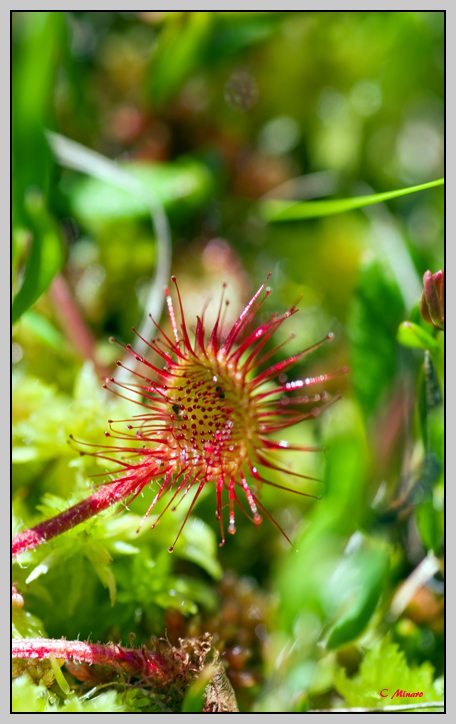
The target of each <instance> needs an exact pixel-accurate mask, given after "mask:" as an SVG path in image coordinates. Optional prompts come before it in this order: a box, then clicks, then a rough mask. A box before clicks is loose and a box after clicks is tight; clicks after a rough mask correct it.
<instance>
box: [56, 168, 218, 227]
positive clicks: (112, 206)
mask: <svg viewBox="0 0 456 724" xmlns="http://www.w3.org/2000/svg"><path fill="white" fill-rule="evenodd" d="M121 168H122V169H123V170H125V171H126V172H128V173H129V174H130V175H131V176H133V178H135V179H136V180H137V181H140V182H141V184H142V185H143V186H144V190H145V192H146V193H147V191H150V192H151V193H152V194H153V195H155V196H156V197H157V198H158V199H159V201H160V202H161V203H162V204H163V206H164V207H165V209H166V210H167V211H168V212H172V211H175V212H176V214H178V215H179V216H181V215H184V216H185V217H187V216H188V215H189V214H193V213H194V212H195V211H197V210H198V209H199V208H200V207H201V206H204V204H206V203H207V201H208V200H209V198H210V196H211V194H212V191H213V178H212V175H211V173H210V171H209V169H208V168H207V166H205V165H204V164H202V163H200V162H198V161H195V160H192V159H188V158H187V159H181V160H177V161H174V162H173V163H125V164H122V165H121ZM62 186H63V191H64V193H65V194H66V195H67V196H68V198H69V202H70V204H71V208H72V212H73V214H74V215H75V217H76V218H77V219H78V220H80V221H81V222H82V223H83V224H84V225H85V226H86V227H87V228H89V229H92V230H93V231H94V232H95V233H96V232H98V231H99V230H100V228H102V227H104V226H105V225H106V224H109V223H117V222H119V221H126V220H129V219H142V218H147V217H148V215H149V213H150V212H149V209H148V208H147V206H146V204H145V203H144V202H143V201H142V200H141V199H138V198H137V197H136V196H135V195H134V194H132V193H131V191H129V190H123V189H121V188H120V187H116V186H113V185H110V184H107V183H105V182H104V181H101V180H100V179H98V178H93V177H78V178H72V179H66V181H65V182H63V181H62Z"/></svg>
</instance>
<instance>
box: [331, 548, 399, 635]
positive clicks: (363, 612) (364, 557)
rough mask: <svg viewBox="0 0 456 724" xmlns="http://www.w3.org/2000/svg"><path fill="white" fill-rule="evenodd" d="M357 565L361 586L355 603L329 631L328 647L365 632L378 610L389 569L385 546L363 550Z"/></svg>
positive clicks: (356, 562)
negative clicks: (376, 609) (383, 548)
mask: <svg viewBox="0 0 456 724" xmlns="http://www.w3.org/2000/svg"><path fill="white" fill-rule="evenodd" d="M352 565H354V566H356V567H357V569H358V570H357V572H358V585H359V586H360V589H359V592H358V594H357V597H356V599H355V601H354V603H353V605H352V606H351V607H350V608H349V610H348V611H347V612H346V613H345V615H343V616H342V617H341V618H340V619H339V620H338V621H337V623H336V624H335V625H334V626H333V627H332V629H331V630H330V632H329V636H328V641H327V644H326V646H327V648H328V649H336V648H339V647H340V646H343V645H344V644H346V643H348V642H349V641H353V639H355V638H357V637H358V636H360V634H362V632H363V631H364V629H365V628H366V626H367V624H368V623H369V621H370V619H371V616H372V614H373V613H374V611H375V608H376V606H377V603H378V601H379V598H380V595H381V593H382V591H383V586H384V583H385V578H386V574H387V571H388V556H387V553H386V551H385V550H382V549H380V548H379V549H377V550H371V551H369V550H367V551H362V552H361V556H357V557H356V558H355V560H354V561H353V562H352Z"/></svg>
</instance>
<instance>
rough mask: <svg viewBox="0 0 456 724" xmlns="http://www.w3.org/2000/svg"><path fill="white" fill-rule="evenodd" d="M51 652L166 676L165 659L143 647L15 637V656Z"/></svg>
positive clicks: (59, 656) (39, 655)
mask: <svg viewBox="0 0 456 724" xmlns="http://www.w3.org/2000/svg"><path fill="white" fill-rule="evenodd" d="M51 654H54V656H55V657H56V658H57V659H70V660H71V661H78V662H79V661H84V662H85V663H88V664H102V665H103V666H111V667H112V668H119V667H120V668H122V669H123V670H124V671H125V672H127V673H129V674H134V675H136V676H138V675H141V676H154V677H155V678H158V679H160V680H161V679H163V678H164V672H163V661H162V659H161V657H160V656H159V655H158V654H155V653H153V652H150V651H144V650H142V649H127V648H124V647H123V646H118V645H117V644H90V643H86V642H85V641H65V640H64V639H13V641H12V658H13V659H48V658H49V657H50V655H51Z"/></svg>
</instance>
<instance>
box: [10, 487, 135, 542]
mask: <svg viewBox="0 0 456 724" xmlns="http://www.w3.org/2000/svg"><path fill="white" fill-rule="evenodd" d="M146 483H147V478H146V479H145V480H144V479H141V478H140V479H137V478H135V479H133V480H131V479H128V480H123V479H121V480H115V481H114V482H113V483H109V484H108V485H104V486H103V487H101V488H99V490H97V491H96V492H95V493H93V494H92V495H90V496H89V497H88V498H86V499H85V500H82V501H81V502H80V503H76V505H73V506H72V507H71V508H68V510H64V511H63V512H62V513H59V514H58V515H56V516H54V518H50V519H49V520H45V521H44V522H43V523H39V524H38V525H36V526H35V527H34V528H30V529H29V530H24V531H22V532H21V533H17V534H16V535H15V536H14V537H13V540H12V552H13V556H17V555H19V554H20V553H24V552H25V551H28V550H30V549H32V548H36V547H37V546H39V545H41V544H42V543H46V541H48V540H51V538H55V537H56V536H58V535H61V533H66V531H67V530H70V528H74V527H75V526H76V525H79V524H80V523H83V522H84V521H86V520H89V518H91V517H92V516H94V515H97V513H101V512H102V511H103V510H106V509H107V508H110V507H111V506H112V505H114V504H115V503H118V502H120V501H122V500H125V498H128V497H129V496H130V495H137V494H138V493H139V492H140V491H141V490H142V488H143V487H144V485H145V484H146Z"/></svg>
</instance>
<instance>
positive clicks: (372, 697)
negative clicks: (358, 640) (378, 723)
mask: <svg viewBox="0 0 456 724" xmlns="http://www.w3.org/2000/svg"><path fill="white" fill-rule="evenodd" d="M433 673H434V670H433V668H432V666H431V664H429V663H428V662H425V663H424V664H422V665H421V666H419V667H409V665H408V664H407V661H406V658H405V654H404V652H403V651H400V649H399V647H398V645H397V644H395V643H390V642H389V641H388V639H384V640H383V641H382V643H381V644H380V645H379V646H377V648H375V649H373V650H371V651H369V652H368V653H367V654H366V656H365V657H364V659H363V661H362V663H361V666H360V670H359V673H358V674H357V676H355V677H354V678H352V679H349V678H348V677H347V675H346V673H345V671H344V669H340V670H339V671H337V672H336V674H335V677H334V685H335V687H336V689H337V691H338V692H339V693H340V694H342V696H343V697H344V698H345V699H346V701H347V703H348V704H349V706H356V707H357V706H362V707H374V706H388V705H392V704H406V703H408V702H416V701H420V702H422V701H440V700H442V701H443V693H442V692H440V691H439V690H438V689H437V688H436V687H435V686H434V684H433ZM398 690H400V691H406V692H409V693H413V692H423V696H422V697H420V698H418V699H416V698H407V699H404V698H403V697H399V696H398V695H397V694H396V695H395V692H396V691H398ZM380 692H382V693H383V694H386V696H381V694H380Z"/></svg>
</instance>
